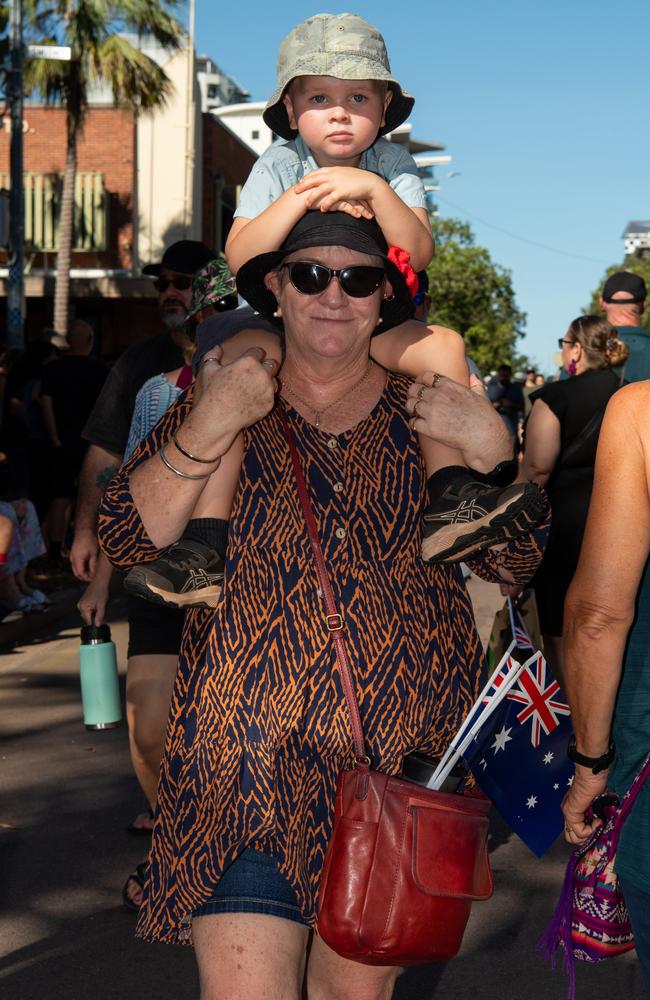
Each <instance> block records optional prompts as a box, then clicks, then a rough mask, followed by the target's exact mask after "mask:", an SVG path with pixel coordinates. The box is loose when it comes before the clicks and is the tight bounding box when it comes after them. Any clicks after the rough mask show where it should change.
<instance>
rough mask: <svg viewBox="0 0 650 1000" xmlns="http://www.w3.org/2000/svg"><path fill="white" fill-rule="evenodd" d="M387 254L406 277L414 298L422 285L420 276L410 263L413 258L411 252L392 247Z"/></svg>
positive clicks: (405, 279)
mask: <svg viewBox="0 0 650 1000" xmlns="http://www.w3.org/2000/svg"><path fill="white" fill-rule="evenodd" d="M386 256H387V257H388V259H389V260H390V261H392V262H393V264H394V265H395V267H396V268H397V270H398V271H399V272H400V274H401V275H402V277H403V278H404V281H405V282H406V286H407V288H408V290H409V292H410V295H411V298H413V296H414V295H415V293H416V292H417V290H418V288H419V287H420V286H419V282H418V276H417V274H416V273H415V271H414V270H413V268H412V267H411V265H410V263H409V262H410V260H411V255H410V253H407V251H406V250H402V248H401V247H391V248H390V249H389V251H388V253H387V255H386Z"/></svg>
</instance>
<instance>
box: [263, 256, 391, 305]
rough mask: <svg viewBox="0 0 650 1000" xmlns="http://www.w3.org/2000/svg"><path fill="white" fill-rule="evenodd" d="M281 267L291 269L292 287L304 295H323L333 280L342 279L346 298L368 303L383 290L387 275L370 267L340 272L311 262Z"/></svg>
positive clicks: (352, 266)
mask: <svg viewBox="0 0 650 1000" xmlns="http://www.w3.org/2000/svg"><path fill="white" fill-rule="evenodd" d="M280 266H281V267H286V268H287V270H288V271H289V279H290V281H291V284H292V285H293V287H294V288H295V289H296V290H297V291H299V292H301V293H302V295H320V293H321V292H324V291H325V289H326V288H327V286H328V285H329V283H330V281H331V280H332V278H338V279H339V284H340V286H341V288H342V289H343V291H344V292H345V294H346V295H350V296H352V298H353V299H365V298H366V297H367V296H368V295H372V293H373V292H376V291H377V289H378V288H381V285H382V282H383V280H384V275H385V272H384V269H383V267H368V266H366V265H365V264H353V265H351V266H350V267H342V268H341V269H340V270H339V271H337V270H335V269H334V268H333V267H325V265H324V264H312V263H311V262H310V261H308V260H292V261H289V263H287V264H281V265H280Z"/></svg>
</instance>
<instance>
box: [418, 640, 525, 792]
mask: <svg viewBox="0 0 650 1000" xmlns="http://www.w3.org/2000/svg"><path fill="white" fill-rule="evenodd" d="M514 648H515V641H514V639H513V640H512V642H511V643H510V645H509V646H508V648H507V649H506V651H505V653H504V654H503V656H502V657H501V659H500V660H499V662H498V664H497V666H496V667H495V669H494V670H493V671H492V673H491V675H490V677H489V679H488V681H487V684H486V685H485V687H484V688H483V690H482V691H481V693H480V694H479V696H478V697H477V699H476V701H475V702H474V704H473V705H472V707H471V709H470V710H469V712H468V714H467V716H466V718H465V720H464V722H463V723H462V725H461V727H460V729H459V730H458V732H457V733H456V735H455V736H454V738H453V740H452V741H451V743H450V744H449V746H448V747H447V750H446V751H445V753H444V756H443V757H442V759H441V760H440V762H439V764H438V766H437V768H436V769H435V771H434V772H433V774H432V775H431V779H430V781H434V780H435V779H436V777H437V775H438V774H439V772H440V771H441V770H442V768H444V767H445V765H446V764H447V761H448V760H449V757H450V756H451V755H452V754H453V753H454V751H455V749H456V747H457V746H458V744H459V743H460V741H461V740H462V738H463V735H464V732H465V729H466V728H467V726H468V725H469V723H470V720H471V718H472V715H473V713H474V709H475V708H476V706H477V705H480V704H481V702H482V701H483V699H484V698H486V697H487V695H488V692H489V690H490V688H491V687H492V685H493V684H494V680H493V678H494V677H496V676H497V675H498V674H499V672H500V671H501V670H502V669H503V667H504V666H505V665H506V663H507V662H508V659H509V657H510V654H511V653H512V651H513V649H514ZM497 704H498V703H497ZM457 759H458V758H457V757H455V758H454V763H455V762H456V760H457ZM452 767H453V765H452ZM430 787H432V788H433V787H434V786H433V785H431V786H430ZM435 787H437V786H435Z"/></svg>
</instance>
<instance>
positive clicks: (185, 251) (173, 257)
mask: <svg viewBox="0 0 650 1000" xmlns="http://www.w3.org/2000/svg"><path fill="white" fill-rule="evenodd" d="M216 256H217V255H216V253H215V252H214V250H211V249H210V247H209V246H206V244H205V243H200V242H199V241H198V240H179V241H178V242H177V243H172V245H171V246H170V247H167V249H166V250H165V252H164V254H163V256H162V260H161V261H160V263H159V264H147V266H146V267H143V268H142V273H143V274H153V275H154V276H155V275H159V274H160V269H161V267H167V268H169V270H170V271H177V272H178V273H179V274H194V273H195V272H196V271H198V270H199V268H201V267H205V265H206V264H207V263H208V261H210V260H213V259H214V258H215V257H216Z"/></svg>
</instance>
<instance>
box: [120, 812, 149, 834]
mask: <svg viewBox="0 0 650 1000" xmlns="http://www.w3.org/2000/svg"><path fill="white" fill-rule="evenodd" d="M152 830H153V812H152V810H151V809H148V810H147V812H143V813H138V815H137V816H136V817H135V819H134V820H133V822H132V823H129V825H128V826H127V828H126V832H127V833H132V834H134V835H135V836H137V837H150V836H151V831H152Z"/></svg>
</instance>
